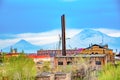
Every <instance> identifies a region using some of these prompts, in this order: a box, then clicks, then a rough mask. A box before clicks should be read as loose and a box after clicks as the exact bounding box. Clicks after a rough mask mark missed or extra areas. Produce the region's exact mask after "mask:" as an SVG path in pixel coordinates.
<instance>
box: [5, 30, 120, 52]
mask: <svg viewBox="0 0 120 80" xmlns="http://www.w3.org/2000/svg"><path fill="white" fill-rule="evenodd" d="M119 42H120V37H111V36H108V35H106V34H104V33H102V32H100V31H96V30H92V29H84V30H82V31H81V32H80V33H78V34H77V35H75V36H73V37H72V38H70V39H67V40H66V47H67V49H74V48H86V47H88V46H89V45H90V44H100V45H104V44H108V46H109V48H110V49H113V50H116V49H117V50H118V51H120V43H119ZM58 44H59V42H54V43H50V44H46V45H42V46H36V45H33V44H31V43H30V42H28V41H26V40H20V41H18V42H17V43H16V44H13V45H11V46H12V47H13V48H18V51H22V50H24V52H26V53H33V52H37V50H40V49H58ZM11 46H9V47H7V48H4V49H3V51H7V52H8V51H10V47H11Z"/></svg>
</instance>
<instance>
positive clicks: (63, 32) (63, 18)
mask: <svg viewBox="0 0 120 80" xmlns="http://www.w3.org/2000/svg"><path fill="white" fill-rule="evenodd" d="M61 27H62V56H66V40H65V15H64V14H63V15H62V16H61Z"/></svg>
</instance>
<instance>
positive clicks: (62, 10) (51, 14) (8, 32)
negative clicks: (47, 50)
mask: <svg viewBox="0 0 120 80" xmlns="http://www.w3.org/2000/svg"><path fill="white" fill-rule="evenodd" d="M62 14H65V17H66V29H67V31H68V32H67V35H68V37H71V36H73V35H75V34H77V33H79V32H80V31H81V29H84V28H92V29H97V30H100V31H102V32H104V33H106V34H108V35H110V36H115V37H120V1H119V0H0V34H1V35H0V48H3V47H6V46H8V45H11V44H13V43H15V42H17V41H19V40H20V39H26V40H28V41H30V42H32V43H33V44H45V43H44V42H43V41H44V40H46V42H48V43H49V42H50V41H54V40H57V38H58V34H60V30H61V19H60V18H61V15H62ZM48 34H49V35H48ZM38 36H39V37H38ZM33 37H34V39H33ZM41 39H42V40H41ZM50 39H54V40H50Z"/></svg>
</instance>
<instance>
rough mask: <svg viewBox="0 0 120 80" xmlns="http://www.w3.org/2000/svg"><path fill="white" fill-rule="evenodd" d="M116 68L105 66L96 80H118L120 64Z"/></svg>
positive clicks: (119, 79)
mask: <svg viewBox="0 0 120 80" xmlns="http://www.w3.org/2000/svg"><path fill="white" fill-rule="evenodd" d="M118 64H119V65H118V66H113V65H110V64H108V65H106V66H105V67H104V68H103V70H102V71H101V72H100V73H99V76H98V80H120V62H119V63H118Z"/></svg>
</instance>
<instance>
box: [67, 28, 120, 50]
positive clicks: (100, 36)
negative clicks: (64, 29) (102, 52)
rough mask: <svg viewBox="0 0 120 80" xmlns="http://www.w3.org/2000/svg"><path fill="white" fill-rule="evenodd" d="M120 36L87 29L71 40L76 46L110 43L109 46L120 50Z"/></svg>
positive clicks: (71, 43)
mask: <svg viewBox="0 0 120 80" xmlns="http://www.w3.org/2000/svg"><path fill="white" fill-rule="evenodd" d="M119 42H120V37H111V36H108V35H106V34H104V33H102V32H100V31H95V30H92V29H85V30H83V31H81V32H80V33H79V34H77V35H75V36H74V37H72V38H71V39H70V40H69V45H71V46H72V47H73V48H74V47H87V46H89V44H108V46H109V48H112V49H119V50H120V44H119Z"/></svg>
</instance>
